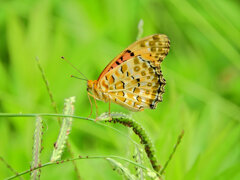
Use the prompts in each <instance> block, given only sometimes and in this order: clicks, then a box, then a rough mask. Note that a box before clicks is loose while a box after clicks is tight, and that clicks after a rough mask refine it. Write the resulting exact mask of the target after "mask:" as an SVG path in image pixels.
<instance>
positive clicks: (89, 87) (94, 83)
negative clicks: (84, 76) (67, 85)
mask: <svg viewBox="0 0 240 180" xmlns="http://www.w3.org/2000/svg"><path fill="white" fill-rule="evenodd" d="M96 87H97V80H94V81H93V80H88V81H87V91H88V92H92V91H93V89H94V88H95V89H96Z"/></svg>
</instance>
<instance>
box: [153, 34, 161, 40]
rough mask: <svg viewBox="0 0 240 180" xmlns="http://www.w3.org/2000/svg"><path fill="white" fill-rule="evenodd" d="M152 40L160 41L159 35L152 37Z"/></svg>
mask: <svg viewBox="0 0 240 180" xmlns="http://www.w3.org/2000/svg"><path fill="white" fill-rule="evenodd" d="M152 38H153V40H160V37H159V35H157V34H156V35H154V36H153V37H152Z"/></svg>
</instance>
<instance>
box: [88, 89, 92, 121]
mask: <svg viewBox="0 0 240 180" xmlns="http://www.w3.org/2000/svg"><path fill="white" fill-rule="evenodd" d="M90 95H91V94H90V93H88V100H89V102H90V105H91V112H90V114H89V116H88V118H90V117H91V115H92V101H91V98H90Z"/></svg>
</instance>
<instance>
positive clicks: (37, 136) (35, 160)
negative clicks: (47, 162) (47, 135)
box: [31, 116, 43, 180]
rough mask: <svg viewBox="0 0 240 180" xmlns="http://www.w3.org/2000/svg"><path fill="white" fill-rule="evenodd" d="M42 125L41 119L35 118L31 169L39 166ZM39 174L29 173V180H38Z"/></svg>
mask: <svg viewBox="0 0 240 180" xmlns="http://www.w3.org/2000/svg"><path fill="white" fill-rule="evenodd" d="M42 129H43V124H42V118H41V117H39V116H37V118H36V125H35V132H34V137H33V143H34V144H33V154H32V164H31V169H34V168H35V167H37V166H39V164H40V162H41V161H40V153H41V148H42V147H41V146H42V133H43V131H42ZM40 173H41V171H39V170H35V171H33V172H32V173H31V179H34V180H35V179H40Z"/></svg>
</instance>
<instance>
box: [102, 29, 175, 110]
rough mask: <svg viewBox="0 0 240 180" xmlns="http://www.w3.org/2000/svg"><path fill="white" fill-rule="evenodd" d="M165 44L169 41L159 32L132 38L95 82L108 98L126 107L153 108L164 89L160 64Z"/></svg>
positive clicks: (133, 108)
mask: <svg viewBox="0 0 240 180" xmlns="http://www.w3.org/2000/svg"><path fill="white" fill-rule="evenodd" d="M169 48H170V41H169V39H168V37H167V36H166V35H163V34H156V35H151V36H148V37H145V38H143V39H141V40H139V41H136V42H135V43H133V44H132V45H130V46H129V47H128V48H126V49H125V50H124V51H123V52H122V53H121V54H120V55H118V56H117V57H116V58H114V59H113V61H112V62H110V63H109V65H108V66H107V67H106V68H105V69H104V71H103V72H102V73H101V75H100V76H99V78H98V86H99V87H100V88H101V89H102V90H103V92H104V93H105V95H107V96H108V97H109V98H110V99H111V101H113V102H115V103H117V104H119V105H122V106H124V107H125V108H128V109H129V110H132V111H142V110H144V109H146V108H150V109H155V108H156V105H157V103H158V102H159V101H162V94H163V93H164V85H165V84H166V83H165V79H164V78H163V75H162V72H161V68H160V64H161V62H162V61H163V59H164V58H165V57H166V55H167V54H168V52H169Z"/></svg>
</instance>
